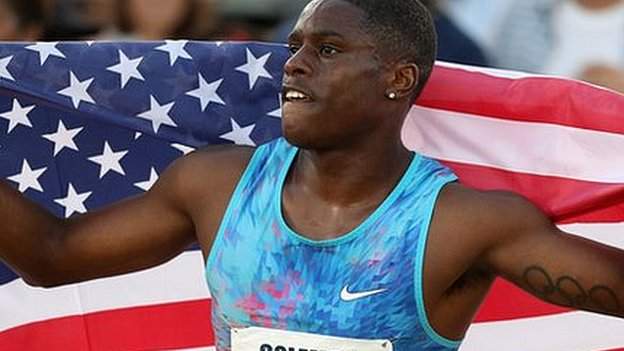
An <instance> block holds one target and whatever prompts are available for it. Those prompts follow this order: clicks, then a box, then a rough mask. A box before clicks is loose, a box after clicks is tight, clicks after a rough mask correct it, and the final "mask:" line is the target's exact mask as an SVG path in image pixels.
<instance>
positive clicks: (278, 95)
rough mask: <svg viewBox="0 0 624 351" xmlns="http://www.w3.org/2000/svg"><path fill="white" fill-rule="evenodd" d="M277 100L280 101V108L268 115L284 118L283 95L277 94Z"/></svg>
mask: <svg viewBox="0 0 624 351" xmlns="http://www.w3.org/2000/svg"><path fill="white" fill-rule="evenodd" d="M277 101H278V102H279V105H280V106H279V108H278V109H276V110H273V111H271V112H269V113H268V115H269V116H271V117H275V118H282V96H281V94H277Z"/></svg>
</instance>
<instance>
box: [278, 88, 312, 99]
mask: <svg viewBox="0 0 624 351" xmlns="http://www.w3.org/2000/svg"><path fill="white" fill-rule="evenodd" d="M309 101H312V98H311V97H310V96H309V95H308V94H306V93H304V92H302V91H299V90H296V89H291V88H288V89H285V91H284V102H309Z"/></svg>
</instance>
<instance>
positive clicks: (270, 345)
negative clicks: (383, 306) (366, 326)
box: [231, 327, 392, 351]
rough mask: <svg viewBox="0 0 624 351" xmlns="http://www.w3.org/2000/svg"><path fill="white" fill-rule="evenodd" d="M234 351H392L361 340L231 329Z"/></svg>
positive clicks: (376, 342)
mask: <svg viewBox="0 0 624 351" xmlns="http://www.w3.org/2000/svg"><path fill="white" fill-rule="evenodd" d="M231 342H232V343H231V344H232V351H392V342H390V341H389V340H362V339H349V338H339V337H334V336H325V335H317V334H308V333H299V332H291V331H285V330H276V329H266V328H257V327H252V328H242V329H232V332H231Z"/></svg>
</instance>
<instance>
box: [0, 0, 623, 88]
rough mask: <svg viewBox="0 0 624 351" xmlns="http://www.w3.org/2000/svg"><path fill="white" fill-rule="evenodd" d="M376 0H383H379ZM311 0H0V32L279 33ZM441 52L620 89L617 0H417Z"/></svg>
mask: <svg viewBox="0 0 624 351" xmlns="http://www.w3.org/2000/svg"><path fill="white" fill-rule="evenodd" d="M380 1H383V0H380ZM308 2H309V0H0V40H10V41H13V40H19V41H34V40H51V41H57V40H86V39H88V40H157V39H165V38H167V39H176V38H178V39H179V38H185V39H194V40H262V41H274V42H284V41H285V40H286V37H287V35H288V33H289V32H290V29H291V28H292V27H293V25H294V23H295V20H296V18H297V15H298V14H299V12H300V11H301V9H302V8H303V7H304V6H305V5H306V4H307V3H308ZM422 2H423V3H425V4H426V5H427V6H428V7H429V8H430V9H431V11H432V13H433V14H434V17H435V19H436V26H437V30H438V34H439V38H440V48H439V57H438V58H439V59H441V60H446V61H451V62H457V63H465V64H471V65H479V66H488V67H496V68H505V69H513V70H522V71H527V72H532V73H542V74H554V75H559V76H565V77H571V78H577V79H582V80H586V81H589V82H592V83H595V84H598V85H602V86H605V87H609V88H612V89H614V90H618V91H621V92H624V0H437V1H436V0H423V1H422Z"/></svg>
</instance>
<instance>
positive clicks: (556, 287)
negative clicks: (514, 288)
mask: <svg viewBox="0 0 624 351" xmlns="http://www.w3.org/2000/svg"><path fill="white" fill-rule="evenodd" d="M523 280H524V283H525V284H526V286H527V287H528V288H529V290H530V291H531V292H532V293H533V294H535V295H536V296H538V297H540V298H542V299H544V300H548V301H551V302H555V303H558V304H561V305H563V306H567V307H572V308H575V309H590V310H596V311H601V312H605V313H609V314H621V313H623V312H624V309H623V307H622V304H621V303H620V300H619V299H618V296H617V294H616V293H615V292H614V291H613V289H611V288H609V287H607V286H604V285H596V286H593V287H591V288H589V289H588V290H587V289H585V288H584V287H583V286H582V285H581V284H580V283H579V282H578V281H577V280H576V279H574V278H572V277H570V276H563V277H560V278H558V279H556V280H555V279H554V278H552V277H551V276H550V274H548V272H546V270H545V269H544V268H542V267H539V266H531V267H529V268H528V269H527V270H526V271H524V275H523Z"/></svg>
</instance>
